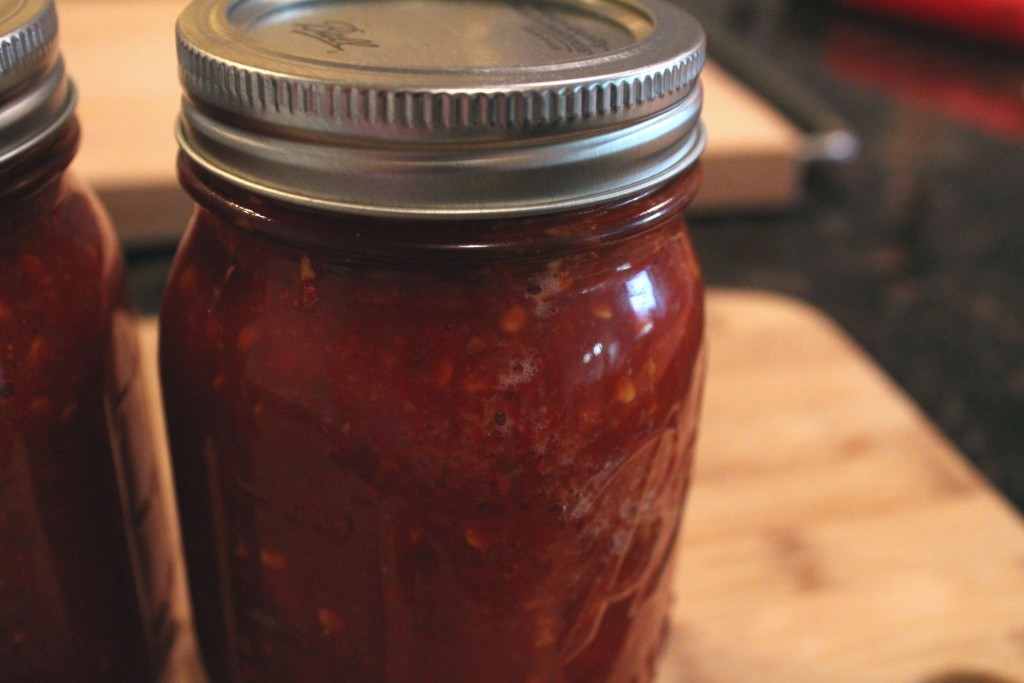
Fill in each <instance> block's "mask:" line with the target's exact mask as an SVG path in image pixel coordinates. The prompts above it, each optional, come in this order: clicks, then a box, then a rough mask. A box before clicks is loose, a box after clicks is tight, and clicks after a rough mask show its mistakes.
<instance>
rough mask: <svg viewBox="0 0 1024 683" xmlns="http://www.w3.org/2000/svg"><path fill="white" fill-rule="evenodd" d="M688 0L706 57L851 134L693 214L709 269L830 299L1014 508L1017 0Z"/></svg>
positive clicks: (1021, 411) (1020, 322)
mask: <svg viewBox="0 0 1024 683" xmlns="http://www.w3.org/2000/svg"><path fill="white" fill-rule="evenodd" d="M683 4H685V5H686V6H687V7H689V8H691V9H692V10H693V12H694V13H695V14H696V15H698V16H699V17H701V18H702V19H703V20H704V22H705V23H706V24H707V26H708V28H709V33H710V34H711V47H710V51H711V55H712V58H715V57H717V56H719V54H720V55H721V58H722V59H721V61H722V62H723V63H725V64H726V65H729V64H730V63H731V61H730V60H732V61H735V62H736V64H735V67H736V69H735V70H736V72H737V73H742V72H744V71H748V73H749V75H750V77H748V79H747V80H748V83H749V84H750V85H752V86H753V87H754V88H755V89H759V84H758V79H759V78H762V79H765V81H767V76H769V75H774V76H776V77H777V78H778V79H779V80H781V81H783V82H782V83H777V82H770V83H768V82H762V84H761V85H760V89H761V90H762V92H769V93H776V94H779V95H786V96H790V97H791V96H792V93H791V91H795V92H797V93H803V94H804V95H806V96H807V97H809V98H811V100H812V101H813V100H817V104H816V105H814V106H810V108H811V109H814V108H815V107H818V108H820V109H822V110H824V112H826V113H827V112H828V111H831V112H832V114H831V115H832V116H834V117H835V119H840V120H842V122H843V123H844V124H845V126H846V127H848V130H850V131H851V132H853V133H854V134H855V135H856V137H857V139H858V140H859V142H860V150H859V155H858V156H856V158H854V159H853V160H851V161H849V162H847V163H811V164H809V165H808V166H807V167H806V169H805V175H804V183H805V185H804V188H805V192H804V194H803V196H802V198H801V199H800V201H799V202H797V203H795V204H794V205H793V206H792V207H790V208H789V209H786V210H781V211H778V212H775V213H771V212H750V213H745V214H732V213H729V212H717V213H715V214H714V215H697V216H694V217H693V219H692V228H693V235H694V239H695V240H696V243H697V247H698V251H699V253H700V256H701V258H702V259H703V264H704V268H705V275H706V278H707V280H708V282H709V283H710V284H711V285H712V286H714V285H719V286H723V285H724V286H741V287H754V288H761V289H768V290H774V291H778V292H784V293H787V294H790V295H794V296H797V297H799V298H801V299H804V300H806V301H809V302H811V303H813V304H815V305H816V306H818V307H820V308H821V309H823V310H824V311H826V312H827V313H828V314H829V315H830V316H832V317H833V318H834V319H835V320H837V321H838V322H839V323H840V324H841V325H842V326H843V327H844V328H845V329H846V330H847V331H848V332H849V333H850V334H852V336H853V337H854V338H855V339H856V340H857V341H858V342H859V343H860V344H862V345H863V347H864V348H866V349H867V350H868V352H869V353H870V354H871V355H872V356H873V357H874V358H875V359H876V361H877V362H878V363H879V364H880V365H881V366H882V367H883V368H884V369H885V370H886V371H887V372H888V373H889V374H891V376H892V377H893V378H895V380H896V381H897V382H898V383H899V384H900V385H902V386H903V387H904V388H905V389H906V391H907V392H908V393H909V394H910V395H911V396H912V397H913V398H914V400H915V401H917V403H918V404H919V405H920V406H921V407H922V408H923V409H924V410H925V412H926V413H927V414H928V415H929V416H930V417H931V418H932V419H933V420H934V421H935V422H937V423H938V425H939V426H940V427H941V428H942V429H943V430H944V431H945V433H946V434H947V435H948V436H949V437H951V439H952V440H953V441H954V442H955V443H956V444H957V445H958V446H959V447H960V448H961V449H962V450H963V452H964V453H965V454H966V455H967V456H968V457H969V458H970V459H971V460H973V461H974V462H975V463H976V464H977V465H978V466H979V467H980V468H981V469H982V470H983V471H984V473H985V474H986V475H987V476H988V477H989V478H990V479H991V480H992V481H993V482H995V483H996V484H997V485H998V486H999V487H1000V488H1001V489H1002V490H1003V491H1004V492H1005V493H1006V494H1007V495H1008V496H1009V497H1010V498H1011V499H1012V501H1013V502H1014V503H1015V504H1016V505H1017V506H1018V508H1021V507H1022V506H1024V2H1019V1H1016V0H1009V1H1004V0H957V2H936V1H934V0H916V1H915V0H888V1H887V0H848V1H847V2H823V1H821V0H732V1H729V0H707V1H705V0H687V1H686V2H684V3H683ZM716 41H717V47H716ZM751 62H752V63H753V64H755V65H760V66H761V67H763V69H756V70H755V69H748V67H750V65H751V64H750V63H751ZM776 104H777V105H778V106H779V107H780V109H782V110H783V111H784V113H790V115H791V118H794V120H795V119H796V117H798V116H799V113H800V106H799V105H801V104H802V105H803V108H804V109H805V110H806V109H807V108H808V106H809V105H808V104H807V103H806V102H804V103H798V104H797V105H796V106H794V105H793V103H792V102H789V103H787V102H786V101H784V98H783V101H779V102H777V103H776ZM787 110H789V111H788V112H787ZM818 121H819V122H822V121H823V122H825V123H826V124H827V125H836V122H835V121H834V120H830V118H829V116H827V115H826V114H823V113H820V112H819V115H818ZM799 123H801V124H802V125H803V127H804V130H807V128H808V126H807V124H808V121H807V120H804V121H799ZM811 123H813V121H812V122H811ZM810 132H812V133H813V132H814V131H813V130H812V131H810Z"/></svg>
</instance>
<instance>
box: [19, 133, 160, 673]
mask: <svg viewBox="0 0 1024 683" xmlns="http://www.w3.org/2000/svg"><path fill="white" fill-rule="evenodd" d="M77 140H78V126H77V124H76V123H75V122H74V120H73V119H72V120H71V122H70V123H69V124H67V125H66V126H65V127H64V130H63V132H62V133H60V134H59V135H58V137H57V138H56V139H55V140H51V141H50V142H49V143H46V144H44V145H43V146H41V147H40V148H38V149H35V150H34V151H33V152H31V153H30V154H29V155H27V156H24V157H20V158H18V159H17V160H15V161H14V162H11V163H10V164H7V165H0V682H2V683H14V682H19V683H21V682H25V681H32V682H33V683H50V682H53V683H56V682H58V681H60V682H65V681H81V682H83V683H94V682H96V683H98V682H100V681H104V682H111V683H114V682H118V683H124V682H126V681H149V680H155V677H156V675H157V673H158V669H159V665H160V662H161V661H162V658H163V656H164V653H165V652H166V649H167V647H168V644H169V642H170V639H171V634H172V622H171V620H170V614H169V612H168V609H167V607H168V605H167V596H168V590H169V582H170V573H169V572H170V567H171V565H170V563H169V560H170V555H169V554H168V551H167V549H166V548H165V547H164V545H163V544H164V543H165V535H164V527H163V525H164V522H165V520H164V519H163V518H162V514H163V513H162V509H161V506H160V504H159V501H158V500H156V488H157V475H156V470H155V469H154V464H153V462H152V459H151V453H150V440H149V434H148V432H147V431H146V429H145V425H146V424H147V423H146V421H145V420H146V415H145V413H144V409H143V404H142V394H141V386H140V384H139V377H138V353H137V350H136V346H135V337H134V334H135V331H134V327H133V324H132V323H133V317H132V312H131V309H130V307H129V306H128V303H127V296H126V289H125V282H124V267H123V263H122V260H121V255H120V251H119V248H118V246H117V244H116V241H115V237H114V233H113V231H112V229H111V227H110V225H109V223H108V221H107V219H106V217H105V214H104V213H103V211H102V210H101V209H100V207H99V205H98V203H97V202H96V200H95V198H94V197H93V195H92V194H91V193H90V192H89V191H87V190H86V189H85V187H84V186H83V185H82V184H81V183H80V182H79V181H78V180H76V179H75V178H74V177H73V176H71V175H70V174H68V173H66V172H65V171H64V168H65V166H67V164H68V162H69V161H70V160H71V157H72V156H73V154H74V151H75V147H76V144H77Z"/></svg>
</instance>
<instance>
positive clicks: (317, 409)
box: [160, 157, 703, 683]
mask: <svg viewBox="0 0 1024 683" xmlns="http://www.w3.org/2000/svg"><path fill="white" fill-rule="evenodd" d="M180 169H181V176H182V180H183V183H184V185H185V186H186V188H187V189H189V191H190V192H191V193H192V195H193V196H194V197H195V199H196V201H197V203H198V209H197V211H196V214H195V217H194V219H193V221H192V223H191V224H190V226H189V228H188V231H187V233H186V237H185V239H184V242H183V244H182V246H181V248H180V251H179V254H178V256H177V259H176V262H175V265H174V268H173V272H172V275H171V279H170V282H169V285H168V289H167V293H166V299H165V302H164V307H163V311H162V314H161V348H160V362H161V373H162V378H163V385H164V395H165V402H166V410H167V418H168V426H169V431H170V437H171V446H172V453H173V456H174V466H175V474H176V479H177V485H178V491H179V505H180V509H181V514H182V523H183V530H184V538H185V544H186V555H187V559H188V565H189V578H190V582H191V590H192V597H193V602H194V608H195V614H196V626H197V629H198V635H199V641H200V645H201V649H202V653H203V657H204V660H205V663H206V665H207V667H208V669H209V671H210V672H211V674H212V676H213V678H214V680H216V681H218V682H219V683H236V682H238V683H240V682H242V681H274V682H275V683H289V682H292V681H294V682H301V683H314V682H317V681H332V680H345V681H346V682H347V683H382V682H388V683H412V682H415V683H435V682H436V683H480V682H482V681H487V682H488V683H649V682H650V681H651V680H652V679H653V675H654V673H653V672H654V667H655V664H656V661H657V658H658V654H659V652H660V650H661V648H662V647H663V645H664V638H665V633H666V628H667V621H666V614H667V606H668V591H669V583H670V574H671V572H670V571H669V567H670V566H671V562H672V560H671V558H672V551H673V547H674V546H675V544H676V540H677V533H678V529H679V517H680V510H681V506H682V502H683V498H684V496H685V492H686V488H687V482H688V479H689V473H690V463H691V457H692V449H693V442H694V436H695V429H696V419H697V410H698V403H699V395H700V388H701V372H702V368H703V364H702V360H701V359H702V348H703V346H702V344H703V341H702V340H703V327H702V326H703V308H702V292H701V284H700V278H699V273H698V268H697V265H696V262H695V259H694V254H693V251H692V248H691V245H690V242H689V239H688V236H687V234H686V230H685V227H684V225H683V222H682V219H681V217H680V210H681V209H682V207H683V206H684V205H685V204H686V202H688V201H689V199H690V197H691V196H692V195H693V193H694V191H695V188H696V186H697V180H698V173H697V171H689V172H687V173H685V174H683V175H682V176H681V177H679V178H677V179H676V180H674V181H672V182H670V183H668V184H665V185H662V186H660V187H657V188H656V189H654V190H651V191H647V192H643V193H640V194H637V195H633V196H630V197H627V198H626V199H623V200H619V201H615V202H609V203H605V204H601V205H598V206H593V207H590V208H585V209H580V210H575V211H568V212H560V213H556V214H552V215H546V216H544V215H541V216H535V217H526V218H512V219H508V218H506V219H491V220H478V221H447V222H438V221H416V220H399V219H393V220H392V219H380V218H367V217H359V216H355V215H347V214H340V213H327V212H324V213H318V212H313V211H307V210H302V209H299V208H297V207H294V206H289V205H285V204H281V203H278V202H274V201H268V200H266V199H264V198H262V197H260V196H257V195H255V194H251V193H249V192H245V191H242V190H239V189H237V188H235V187H233V186H231V185H230V184H227V183H224V182H223V181H220V180H218V179H216V178H213V177H212V176H210V175H209V174H208V173H206V172H204V171H202V170H201V169H199V168H198V167H197V166H196V165H195V164H194V163H192V162H191V161H190V160H188V159H187V158H185V157H183V158H182V160H181V165H180Z"/></svg>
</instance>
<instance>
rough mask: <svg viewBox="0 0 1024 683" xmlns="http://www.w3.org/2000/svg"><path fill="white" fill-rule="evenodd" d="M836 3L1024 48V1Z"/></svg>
mask: <svg viewBox="0 0 1024 683" xmlns="http://www.w3.org/2000/svg"><path fill="white" fill-rule="evenodd" d="M838 3H839V4H840V5H844V6H846V7H855V8H857V9H865V10H877V11H878V12H884V13H886V14H890V15H893V16H898V17H902V18H904V19H909V20H914V21H921V22H925V23H928V24H932V25H935V26H942V27H945V28H949V29H953V30H955V31H958V32H960V33H966V34H968V35H972V36H975V37H978V38H985V39H988V40H998V41H1000V42H1004V43H1012V44H1014V45H1017V46H1019V47H1024V0H838Z"/></svg>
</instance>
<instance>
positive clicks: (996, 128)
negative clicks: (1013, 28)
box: [823, 0, 1024, 141]
mask: <svg viewBox="0 0 1024 683" xmlns="http://www.w3.org/2000/svg"><path fill="white" fill-rule="evenodd" d="M839 1H840V2H842V3H844V4H847V5H853V4H863V5H867V4H872V5H875V4H877V5H882V4H884V3H883V2H882V0H839ZM961 2H962V3H963V6H964V7H968V6H973V5H979V6H980V5H988V4H992V5H994V4H996V0H956V1H955V3H954V2H952V1H951V2H948V3H940V2H939V1H938V0H934V1H929V2H926V1H925V0H898V2H896V1H894V2H891V3H889V4H891V5H893V6H894V7H895V6H896V5H897V4H899V5H900V6H902V5H906V6H907V7H910V6H911V5H913V6H915V7H916V6H924V5H926V4H927V5H929V6H931V5H935V9H937V10H938V9H939V7H938V6H939V5H940V4H941V5H942V7H941V9H942V10H943V11H946V12H948V13H953V12H954V11H960V10H959V7H960V5H959V3H961ZM954 4H955V5H956V7H954V6H953V5H954ZM1004 4H1005V3H1004ZM1010 4H1018V5H1021V4H1022V3H1010ZM850 19H852V18H851V17H846V18H844V19H843V20H841V21H836V22H834V23H833V24H832V25H830V26H829V28H828V30H827V33H826V34H825V40H824V46H823V47H824V60H825V64H826V67H827V69H828V71H829V73H831V74H832V75H833V76H834V77H836V78H837V79H838V80H840V81H842V82H845V83H849V84H851V85H855V86H857V87H861V88H867V89H871V90H876V91H878V92H883V93H886V94H887V95H889V96H891V97H893V98H895V99H896V100H899V101H902V102H905V103H907V104H910V105H912V106H916V107H920V108H923V109H927V110H932V111H935V112H938V113H939V114H941V115H942V116H945V117H947V118H950V119H953V120H956V121H959V122H960V123H963V124H967V125H969V126H972V127H974V128H978V129H981V130H984V131H987V132H988V133H991V134H995V135H999V136H1001V137H1005V138H1009V139H1013V140H1018V141H1024V58H1022V57H1021V55H1018V54H1008V53H1007V52H1006V51H1005V50H1002V49H1001V48H999V47H996V46H993V48H992V49H983V47H984V46H980V45H979V44H977V43H972V42H970V41H963V42H956V41H954V42H952V43H951V42H950V41H940V40H935V36H934V35H926V34H920V35H919V34H915V33H912V32H909V31H901V30H894V29H892V28H891V27H887V26H882V25H879V24H878V22H872V21H856V20H854V21H851V20H850Z"/></svg>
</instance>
